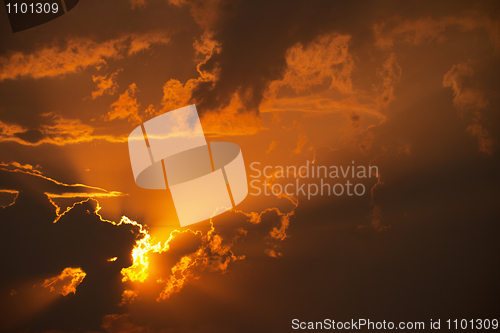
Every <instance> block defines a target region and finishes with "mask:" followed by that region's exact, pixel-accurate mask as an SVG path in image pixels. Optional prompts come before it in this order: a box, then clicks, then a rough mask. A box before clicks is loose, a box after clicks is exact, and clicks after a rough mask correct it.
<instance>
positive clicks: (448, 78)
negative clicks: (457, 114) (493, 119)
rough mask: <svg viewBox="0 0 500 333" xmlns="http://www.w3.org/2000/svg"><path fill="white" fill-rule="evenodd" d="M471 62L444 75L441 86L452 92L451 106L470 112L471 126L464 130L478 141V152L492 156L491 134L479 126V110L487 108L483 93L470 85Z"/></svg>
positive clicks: (460, 65)
mask: <svg viewBox="0 0 500 333" xmlns="http://www.w3.org/2000/svg"><path fill="white" fill-rule="evenodd" d="M471 64H472V63H471V61H468V62H466V63H459V64H456V65H453V67H452V68H451V69H450V70H449V71H448V72H447V73H446V74H445V75H444V78H443V86H444V87H450V88H451V89H452V91H453V104H454V105H455V107H457V108H458V109H459V110H460V111H462V112H467V111H471V112H472V124H471V125H469V126H468V127H467V129H466V131H467V133H469V134H470V135H471V136H472V137H475V138H476V139H477V140H478V146H479V151H480V152H482V153H484V154H488V155H491V154H493V139H492V137H491V134H490V133H489V132H488V130H487V129H485V128H484V126H483V125H481V124H480V120H481V118H482V115H481V110H484V109H486V108H487V107H488V104H489V103H488V100H487V99H486V97H485V95H486V94H485V93H484V91H482V90H480V89H479V88H477V87H474V86H472V85H471V82H470V80H471V78H472V77H473V76H474V70H473V68H472V65H471Z"/></svg>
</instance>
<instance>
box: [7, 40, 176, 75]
mask: <svg viewBox="0 0 500 333" xmlns="http://www.w3.org/2000/svg"><path fill="white" fill-rule="evenodd" d="M169 40H170V39H169V37H168V36H167V35H166V34H165V33H162V32H151V33H144V34H128V35H124V36H121V37H119V38H116V39H111V40H108V41H105V42H95V41H92V40H90V39H87V38H73V39H69V40H67V41H66V43H65V44H64V46H63V47H61V46H46V47H42V48H40V49H38V50H36V51H34V52H33V53H31V54H27V53H21V52H15V53H12V54H11V55H9V56H4V57H0V82H2V81H4V80H7V79H10V80H16V79H22V78H33V79H40V78H43V77H59V76H63V75H66V74H71V73H78V72H80V71H82V70H84V69H86V68H88V67H99V66H103V65H106V61H107V60H108V59H120V58H123V57H124V56H127V55H134V54H136V53H138V52H140V51H143V50H147V49H149V48H150V46H151V45H152V44H166V43H168V42H169Z"/></svg>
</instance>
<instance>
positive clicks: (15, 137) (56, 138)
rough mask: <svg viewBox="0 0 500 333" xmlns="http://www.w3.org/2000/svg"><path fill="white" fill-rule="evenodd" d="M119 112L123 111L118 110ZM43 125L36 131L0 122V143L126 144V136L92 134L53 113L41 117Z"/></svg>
mask: <svg viewBox="0 0 500 333" xmlns="http://www.w3.org/2000/svg"><path fill="white" fill-rule="evenodd" d="M118 110H119V111H123V110H121V109H118ZM42 119H43V122H44V123H43V124H41V125H40V127H39V128H36V129H28V128H25V127H22V126H20V125H16V124H6V123H3V122H1V121H0V142H17V143H19V144H22V145H26V146H38V145H41V144H54V145H58V146H63V145H67V144H77V143H85V142H92V141H94V140H105V141H108V142H126V141H127V135H126V134H124V135H116V136H115V135H111V134H94V130H95V128H94V127H93V126H90V125H87V124H84V123H82V122H81V120H79V119H67V118H64V117H62V116H60V115H56V114H53V113H46V114H43V115H42Z"/></svg>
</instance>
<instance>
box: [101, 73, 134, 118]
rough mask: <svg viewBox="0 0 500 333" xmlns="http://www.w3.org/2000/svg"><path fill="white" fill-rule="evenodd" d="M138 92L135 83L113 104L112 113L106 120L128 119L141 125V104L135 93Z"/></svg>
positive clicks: (109, 113)
mask: <svg viewBox="0 0 500 333" xmlns="http://www.w3.org/2000/svg"><path fill="white" fill-rule="evenodd" d="M136 91H138V89H137V86H136V84H135V83H132V84H131V85H130V86H129V87H128V89H127V90H126V91H125V92H124V93H123V94H121V95H120V97H119V98H118V100H117V101H116V102H114V103H113V104H111V109H112V110H111V111H109V112H108V114H107V115H106V117H105V118H104V120H106V121H111V120H114V119H127V120H128V121H130V122H132V123H141V122H142V117H141V116H140V115H139V107H140V104H139V103H137V98H136V97H135V92H136Z"/></svg>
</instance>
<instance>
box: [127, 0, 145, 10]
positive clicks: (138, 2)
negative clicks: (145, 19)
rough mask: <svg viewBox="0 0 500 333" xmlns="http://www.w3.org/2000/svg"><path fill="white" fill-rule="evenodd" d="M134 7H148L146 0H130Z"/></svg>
mask: <svg viewBox="0 0 500 333" xmlns="http://www.w3.org/2000/svg"><path fill="white" fill-rule="evenodd" d="M129 1H130V5H131V6H132V9H136V8H144V7H146V0H129Z"/></svg>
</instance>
